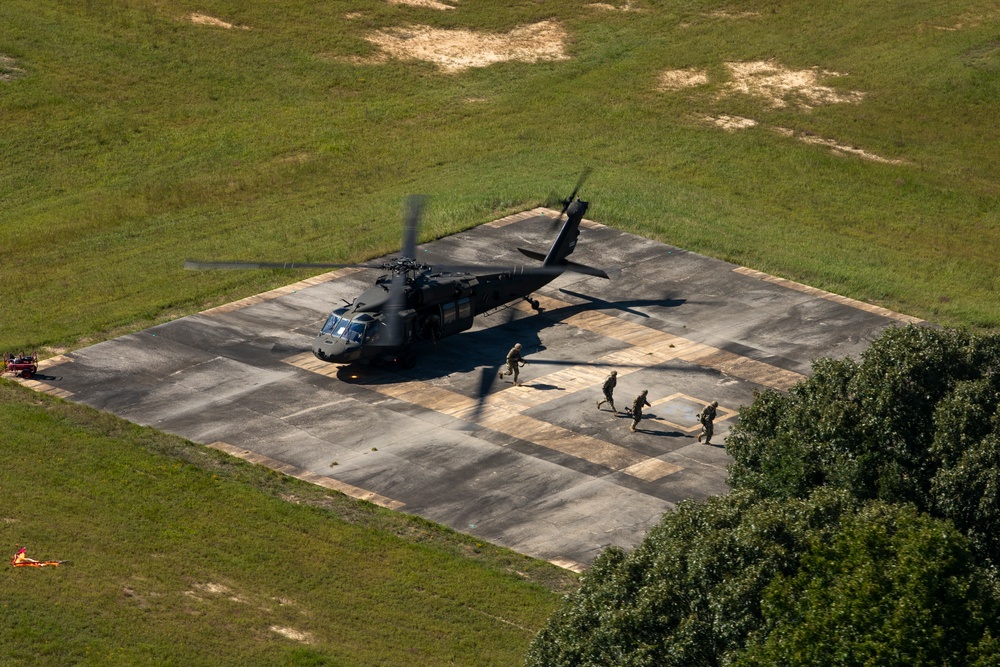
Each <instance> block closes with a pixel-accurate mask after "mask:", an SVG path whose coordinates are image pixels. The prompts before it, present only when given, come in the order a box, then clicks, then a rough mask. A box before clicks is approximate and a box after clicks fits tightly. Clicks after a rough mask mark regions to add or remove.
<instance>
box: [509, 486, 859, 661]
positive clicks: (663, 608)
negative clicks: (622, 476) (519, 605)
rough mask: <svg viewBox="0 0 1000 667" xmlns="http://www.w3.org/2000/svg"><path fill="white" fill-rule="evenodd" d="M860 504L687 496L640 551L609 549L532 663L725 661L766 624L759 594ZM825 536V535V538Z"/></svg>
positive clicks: (536, 648) (833, 496) (835, 499)
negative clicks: (693, 499)
mask: <svg viewBox="0 0 1000 667" xmlns="http://www.w3.org/2000/svg"><path fill="white" fill-rule="evenodd" d="M853 506H854V504H853V501H852V500H851V499H850V497H849V496H848V495H847V494H846V493H843V492H831V491H820V492H818V493H817V494H815V495H814V496H813V497H811V498H809V499H804V500H798V499H796V500H790V501H775V500H764V501H761V500H759V499H758V498H757V497H756V495H755V494H753V493H750V492H737V493H733V494H730V495H728V496H722V497H717V498H711V499H709V500H708V501H707V502H705V503H696V502H685V503H681V504H680V505H678V507H677V509H676V511H674V512H670V513H668V514H666V515H664V517H663V519H662V520H661V522H660V524H659V525H658V526H657V527H656V528H654V529H653V530H652V531H650V533H649V535H648V536H647V537H646V539H645V540H644V541H643V542H642V543H641V544H640V545H639V546H637V547H636V548H635V549H634V550H633V551H632V552H631V553H629V554H626V553H624V552H623V551H622V550H620V549H616V548H612V549H609V550H607V551H606V552H605V553H604V554H602V555H601V557H600V558H598V560H597V561H596V562H595V564H594V566H593V568H592V569H591V570H590V571H589V572H588V573H587V574H586V575H585V576H584V578H583V581H582V585H581V587H580V589H579V590H578V591H577V592H575V593H573V594H571V595H569V596H567V598H566V600H565V601H564V603H563V605H562V607H561V608H560V609H559V610H558V611H557V612H556V614H554V615H553V617H552V618H551V619H550V620H549V623H548V625H547V626H546V627H545V628H544V629H543V630H542V631H541V632H540V633H539V635H538V636H537V637H536V639H535V641H534V642H533V644H532V646H531V648H530V649H529V652H528V656H527V663H526V664H527V665H528V666H529V667H569V666H571V665H573V666H579V667H584V666H593V667H598V666H600V667H608V666H610V665H621V666H626V665H627V666H629V667H673V666H676V667H692V666H696V665H718V664H721V662H722V661H723V659H724V657H725V656H726V655H728V654H729V653H731V652H733V651H736V650H738V649H740V648H741V647H742V646H743V643H744V642H745V640H746V637H747V635H748V634H749V633H750V632H751V631H752V630H755V629H756V628H757V627H758V626H759V624H760V622H761V612H760V600H761V597H762V595H763V592H764V590H765V589H766V588H767V586H768V585H769V584H770V583H771V581H772V580H773V579H774V577H775V576H776V575H778V574H783V575H788V576H790V575H793V574H794V573H795V572H796V571H797V568H798V562H799V559H800V557H801V555H802V554H803V553H804V552H805V551H806V549H807V548H808V545H809V544H810V541H811V540H820V541H823V540H824V539H828V538H829V532H830V531H831V530H833V529H834V527H835V526H836V525H837V522H838V520H839V517H840V516H841V515H842V514H843V513H845V512H850V511H851V510H852V508H853ZM823 536H826V538H824V537H823Z"/></svg>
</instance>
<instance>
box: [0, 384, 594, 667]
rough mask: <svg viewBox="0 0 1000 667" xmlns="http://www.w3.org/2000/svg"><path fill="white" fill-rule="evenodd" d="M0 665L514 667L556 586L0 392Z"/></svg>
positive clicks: (393, 518)
mask: <svg viewBox="0 0 1000 667" xmlns="http://www.w3.org/2000/svg"><path fill="white" fill-rule="evenodd" d="M0 442H2V443H3V446H2V447H0V490H2V497H3V501H2V503H0V545H3V549H4V551H5V553H6V552H8V551H9V552H10V553H9V554H8V556H9V555H12V554H13V553H14V551H15V545H23V546H26V547H27V548H28V555H30V556H33V557H36V558H39V559H58V560H70V561H71V564H70V565H67V566H63V567H60V568H51V569H43V570H37V569H23V568H18V569H15V568H13V567H10V566H7V565H5V566H3V567H2V568H0V572H2V574H0V578H2V579H3V583H2V588H3V591H4V593H3V596H0V645H2V646H3V647H4V649H3V653H4V656H3V658H2V659H0V663H2V664H5V665H10V664H15V665H17V664H23V665H66V664H110V665H164V664H189V665H209V664H211V665H249V664H256V665H279V664H282V665H284V664H290V665H294V664H309V665H324V664H329V665H359V666H361V665H450V664H463V665H498V666H500V665H503V666H508V665H514V664H519V662H520V660H521V656H522V654H523V651H524V649H525V647H526V646H527V642H528V641H529V640H530V638H531V637H532V636H533V634H534V632H535V631H536V630H537V629H538V628H539V627H541V625H542V623H543V622H544V620H545V619H546V616H547V615H548V614H549V613H551V611H552V610H553V609H554V608H555V605H556V603H557V601H558V592H559V591H565V590H567V589H568V588H569V587H571V586H573V585H574V582H575V580H576V577H575V575H573V574H571V573H568V572H565V571H563V570H560V569H559V568H556V567H555V566H552V565H549V564H547V563H541V562H539V561H534V560H532V559H529V558H527V557H524V556H520V555H517V554H514V553H512V552H509V551H506V550H503V549H499V548H497V547H494V546H492V545H488V544H483V543H480V542H477V541H476V540H475V539H473V538H471V537H467V536H462V535H459V534H457V533H454V532H452V531H450V530H448V529H445V528H442V527H439V526H436V525H434V524H431V523H429V522H426V521H423V520H420V519H416V518H413V517H409V516H406V515H403V514H399V513H394V512H390V511H387V510H383V509H381V508H377V507H375V506H372V505H369V504H367V503H361V502H358V501H353V500H350V499H347V498H345V497H343V496H340V495H338V494H332V493H327V492H324V491H323V490H322V489H318V488H317V487H313V486H311V485H308V484H305V483H301V482H298V481H297V480H294V479H291V478H288V477H284V476H281V475H278V474H276V473H273V472H271V471H268V470H265V469H263V468H258V467H256V466H252V465H249V464H246V463H244V462H242V461H239V460H236V459H233V458H231V457H227V456H225V455H222V454H220V453H218V452H214V451H212V450H209V449H207V448H204V447H200V446H197V445H193V444H191V443H189V442H186V441H184V440H182V439H180V438H176V437H173V436H167V435H164V434H161V433H158V432H156V431H155V430H153V429H149V428H144V427H139V426H135V425H133V424H129V423H127V422H124V421H122V420H119V419H117V418H114V417H112V416H110V415H107V414H102V413H98V412H96V411H94V410H91V409H89V408H86V407H83V406H79V405H74V404H70V403H66V402H63V401H61V400H59V399H53V398H51V397H48V396H42V395H35V394H33V393H31V392H29V391H27V390H25V389H23V388H21V387H19V386H17V385H14V384H13V383H11V382H9V381H2V382H0Z"/></svg>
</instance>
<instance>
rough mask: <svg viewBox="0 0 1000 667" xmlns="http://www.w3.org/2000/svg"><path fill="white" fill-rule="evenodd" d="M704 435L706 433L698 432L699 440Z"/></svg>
mask: <svg viewBox="0 0 1000 667" xmlns="http://www.w3.org/2000/svg"><path fill="white" fill-rule="evenodd" d="M703 435H704V433H699V434H698V442H701V437H702V436H703Z"/></svg>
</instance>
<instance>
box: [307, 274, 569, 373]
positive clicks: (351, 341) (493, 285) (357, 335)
mask: <svg viewBox="0 0 1000 667" xmlns="http://www.w3.org/2000/svg"><path fill="white" fill-rule="evenodd" d="M529 271H530V269H529ZM557 275H558V273H551V274H547V275H538V274H534V273H530V272H525V271H521V270H519V269H512V270H510V271H505V272H502V273H489V274H472V273H426V274H418V275H417V276H415V277H413V278H412V279H411V280H408V281H407V283H406V286H405V295H406V297H405V307H404V308H402V309H401V310H398V315H397V313H396V312H394V311H393V310H390V309H388V308H387V306H388V305H389V303H390V290H389V282H390V281H389V279H388V277H387V276H383V277H382V278H380V279H379V281H378V282H377V283H376V284H375V286H373V287H370V288H368V289H367V290H365V291H364V292H362V293H361V294H360V295H359V296H358V297H357V298H356V299H355V300H354V302H353V303H352V304H350V305H349V306H344V307H342V308H338V309H336V310H334V311H333V312H332V313H331V314H330V316H329V317H328V318H327V320H326V322H325V323H324V325H323V328H322V329H321V330H320V332H319V333H318V334H317V336H316V339H315V340H314V342H313V354H315V355H316V357H317V358H319V359H321V360H323V361H328V362H331V363H351V362H356V361H364V360H372V359H380V360H387V359H400V360H402V361H404V363H406V362H407V361H408V359H407V357H408V356H409V353H410V348H411V347H412V346H413V345H414V344H416V343H419V342H434V341H436V340H439V339H441V338H445V337H447V336H451V335H453V334H457V333H460V332H462V331H465V330H467V329H469V328H471V327H472V324H473V321H474V320H475V317H476V315H481V314H483V313H486V312H489V311H491V310H494V309H496V308H499V307H501V306H503V305H505V304H508V303H511V302H512V301H516V300H518V299H523V298H526V297H528V296H529V295H530V294H531V293H532V292H534V291H535V290H537V289H539V288H541V287H543V286H544V285H546V284H547V283H549V282H550V281H552V280H553V279H554V278H555V277H556V276H557ZM393 317H398V318H399V319H400V320H402V323H401V324H399V325H396V326H398V327H399V329H400V330H401V331H402V336H401V339H397V340H395V341H394V342H393V343H392V344H386V343H385V341H386V340H387V339H389V338H390V329H391V327H392V326H393V323H392V321H391V318H393Z"/></svg>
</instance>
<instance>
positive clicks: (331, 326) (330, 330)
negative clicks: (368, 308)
mask: <svg viewBox="0 0 1000 667" xmlns="http://www.w3.org/2000/svg"><path fill="white" fill-rule="evenodd" d="M361 318H364V319H363V320H362V319H361ZM361 318H359V319H357V320H355V321H353V322H352V321H351V320H350V318H347V317H341V316H340V315H338V314H337V313H332V314H331V315H330V317H329V318H328V319H327V320H326V324H324V325H323V333H325V334H326V335H328V336H333V337H334V338H344V339H346V340H347V341H349V342H351V343H360V342H361V341H362V340H364V337H365V327H366V326H367V324H368V322H369V321H370V320H371V317H370V316H367V315H362V316H361Z"/></svg>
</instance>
